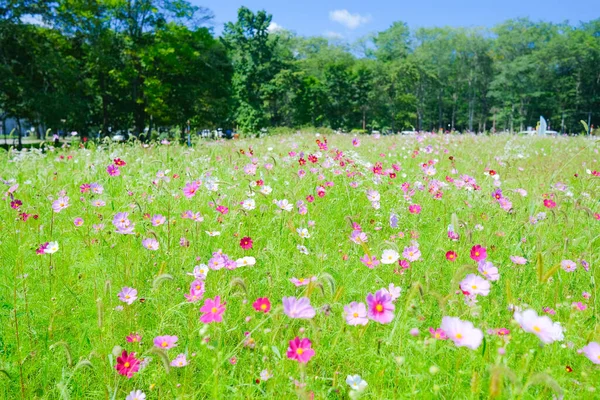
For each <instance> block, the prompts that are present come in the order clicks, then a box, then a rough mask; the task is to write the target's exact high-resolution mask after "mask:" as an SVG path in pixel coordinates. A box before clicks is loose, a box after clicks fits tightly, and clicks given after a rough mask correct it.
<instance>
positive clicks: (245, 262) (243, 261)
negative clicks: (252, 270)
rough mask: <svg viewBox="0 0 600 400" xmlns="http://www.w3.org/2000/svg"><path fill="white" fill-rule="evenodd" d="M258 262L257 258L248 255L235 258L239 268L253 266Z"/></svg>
mask: <svg viewBox="0 0 600 400" xmlns="http://www.w3.org/2000/svg"><path fill="white" fill-rule="evenodd" d="M255 264H256V258H254V257H250V256H246V257H242V258H239V259H237V260H235V265H236V267H237V268H239V267H251V266H253V265H255Z"/></svg>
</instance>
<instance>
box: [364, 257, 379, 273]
mask: <svg viewBox="0 0 600 400" xmlns="http://www.w3.org/2000/svg"><path fill="white" fill-rule="evenodd" d="M360 262H362V263H363V264H364V265H365V266H366V267H368V268H371V269H373V268H375V267H376V266H378V265H379V260H378V259H377V257H375V256H371V257H369V255H368V254H365V255H364V256H363V257H362V258H361V259H360Z"/></svg>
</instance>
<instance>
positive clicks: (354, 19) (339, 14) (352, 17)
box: [329, 10, 371, 29]
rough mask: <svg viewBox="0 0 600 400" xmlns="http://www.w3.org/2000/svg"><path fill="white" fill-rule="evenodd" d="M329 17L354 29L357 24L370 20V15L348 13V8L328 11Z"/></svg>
mask: <svg viewBox="0 0 600 400" xmlns="http://www.w3.org/2000/svg"><path fill="white" fill-rule="evenodd" d="M329 19H330V20H332V21H334V22H339V23H340V24H342V25H344V26H345V27H346V28H348V29H356V28H358V27H359V26H361V25H363V24H366V23H367V22H369V21H371V16H370V15H360V14H358V13H357V14H350V12H349V11H348V10H334V11H329Z"/></svg>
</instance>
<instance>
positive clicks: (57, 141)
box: [52, 133, 60, 147]
mask: <svg viewBox="0 0 600 400" xmlns="http://www.w3.org/2000/svg"><path fill="white" fill-rule="evenodd" d="M52 138H53V139H54V147H59V146H60V138H59V137H58V135H57V134H56V133H55V134H54V136H52Z"/></svg>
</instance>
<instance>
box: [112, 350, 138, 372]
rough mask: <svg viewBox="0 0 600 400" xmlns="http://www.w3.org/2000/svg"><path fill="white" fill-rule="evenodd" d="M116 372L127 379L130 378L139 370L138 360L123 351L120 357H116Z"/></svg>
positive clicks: (131, 354)
mask: <svg viewBox="0 0 600 400" xmlns="http://www.w3.org/2000/svg"><path fill="white" fill-rule="evenodd" d="M115 368H116V369H117V372H118V373H119V374H120V375H124V376H126V377H127V378H131V377H132V376H133V374H134V373H136V372H138V371H139V370H140V360H138V359H137V358H135V353H129V354H127V352H126V351H125V350H123V353H121V356H120V357H117V365H115Z"/></svg>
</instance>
